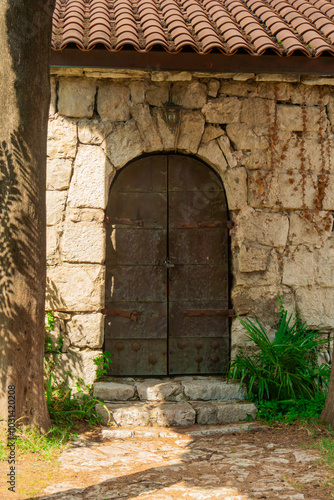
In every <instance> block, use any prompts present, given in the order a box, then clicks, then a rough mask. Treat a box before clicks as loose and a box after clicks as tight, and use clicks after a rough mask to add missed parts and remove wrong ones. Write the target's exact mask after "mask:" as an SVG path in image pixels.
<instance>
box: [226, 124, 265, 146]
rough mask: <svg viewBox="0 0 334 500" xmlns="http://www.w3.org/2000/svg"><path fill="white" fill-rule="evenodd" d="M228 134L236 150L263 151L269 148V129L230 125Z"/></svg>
mask: <svg viewBox="0 0 334 500" xmlns="http://www.w3.org/2000/svg"><path fill="white" fill-rule="evenodd" d="M226 133H227V135H228V137H229V138H230V140H231V142H232V145H233V146H234V147H235V149H250V150H254V149H262V150H266V149H268V147H269V139H268V129H267V128H266V127H260V126H254V127H252V126H250V125H247V124H246V123H230V124H229V125H227V127H226Z"/></svg>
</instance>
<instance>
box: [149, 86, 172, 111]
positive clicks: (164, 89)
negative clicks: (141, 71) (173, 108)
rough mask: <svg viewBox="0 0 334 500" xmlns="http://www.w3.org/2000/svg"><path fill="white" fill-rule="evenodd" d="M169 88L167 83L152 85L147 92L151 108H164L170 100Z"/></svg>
mask: <svg viewBox="0 0 334 500" xmlns="http://www.w3.org/2000/svg"><path fill="white" fill-rule="evenodd" d="M169 88H170V84H169V83H167V82H162V83H151V84H150V85H149V86H148V87H147V90H146V101H147V102H148V104H150V105H151V106H157V107H161V106H163V105H164V104H165V103H166V102H168V100H169Z"/></svg>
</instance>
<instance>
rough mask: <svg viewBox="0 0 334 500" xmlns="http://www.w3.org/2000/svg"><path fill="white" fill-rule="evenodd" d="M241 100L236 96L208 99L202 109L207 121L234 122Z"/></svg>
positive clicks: (237, 117) (238, 115)
mask: <svg viewBox="0 0 334 500" xmlns="http://www.w3.org/2000/svg"><path fill="white" fill-rule="evenodd" d="M240 110H241V102H240V100H239V99H237V98H236V97H220V98H219V99H215V100H213V101H209V102H208V103H207V104H206V105H205V106H204V107H203V109H202V111H203V114H204V116H205V118H206V121H207V122H209V123H235V122H238V121H239V117H240Z"/></svg>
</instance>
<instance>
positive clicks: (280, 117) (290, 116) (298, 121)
mask: <svg viewBox="0 0 334 500" xmlns="http://www.w3.org/2000/svg"><path fill="white" fill-rule="evenodd" d="M320 123H321V124H322V126H323V127H324V128H326V125H327V118H326V117H325V115H324V114H321V111H320V108H319V107H315V106H313V107H306V110H305V114H303V109H302V107H301V106H287V105H285V104H279V105H278V106H277V127H278V129H279V130H291V131H299V132H302V131H303V130H304V129H305V130H307V131H318V130H319V126H320Z"/></svg>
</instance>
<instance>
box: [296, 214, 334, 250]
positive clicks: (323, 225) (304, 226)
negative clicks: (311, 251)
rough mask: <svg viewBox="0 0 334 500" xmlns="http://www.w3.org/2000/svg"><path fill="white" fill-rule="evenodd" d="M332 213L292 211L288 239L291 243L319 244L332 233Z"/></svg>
mask: <svg viewBox="0 0 334 500" xmlns="http://www.w3.org/2000/svg"><path fill="white" fill-rule="evenodd" d="M332 227H333V215H332V214H331V213H330V212H326V211H320V212H310V211H307V212H306V211H302V212H292V213H291V214H290V230H289V239H290V241H291V243H292V244H293V245H300V244H303V245H313V246H315V247H317V246H318V247H319V246H321V243H322V242H323V241H324V240H326V239H327V238H329V237H330V236H331V233H332Z"/></svg>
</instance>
